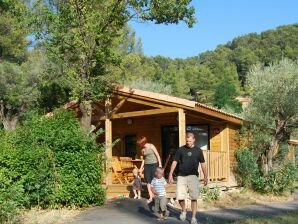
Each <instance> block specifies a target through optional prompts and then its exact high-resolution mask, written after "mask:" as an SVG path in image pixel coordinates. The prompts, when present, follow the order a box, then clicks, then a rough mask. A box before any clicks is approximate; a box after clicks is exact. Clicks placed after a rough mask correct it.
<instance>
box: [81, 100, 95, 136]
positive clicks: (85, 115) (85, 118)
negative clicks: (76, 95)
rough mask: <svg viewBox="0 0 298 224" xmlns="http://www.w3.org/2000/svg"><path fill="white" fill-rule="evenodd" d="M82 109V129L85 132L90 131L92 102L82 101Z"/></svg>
mask: <svg viewBox="0 0 298 224" xmlns="http://www.w3.org/2000/svg"><path fill="white" fill-rule="evenodd" d="M80 110H81V113H82V116H81V118H80V125H81V129H82V131H83V132H84V133H86V134H87V133H89V132H90V130H91V117H92V116H91V115H92V105H91V103H84V102H81V103H80Z"/></svg>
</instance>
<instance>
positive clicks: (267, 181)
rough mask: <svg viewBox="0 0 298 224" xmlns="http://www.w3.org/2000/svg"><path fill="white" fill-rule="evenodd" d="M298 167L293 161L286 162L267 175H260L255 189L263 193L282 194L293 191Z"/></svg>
mask: <svg viewBox="0 0 298 224" xmlns="http://www.w3.org/2000/svg"><path fill="white" fill-rule="evenodd" d="M296 175H297V168H296V166H295V165H294V164H293V163H285V164H284V165H282V166H281V167H280V169H279V170H276V171H272V172H270V173H269V174H268V175H266V176H259V177H257V178H256V179H255V181H254V189H255V190H257V191H259V192H262V193H272V194H276V195H281V194H284V193H287V192H293V191H294V189H295V180H296Z"/></svg>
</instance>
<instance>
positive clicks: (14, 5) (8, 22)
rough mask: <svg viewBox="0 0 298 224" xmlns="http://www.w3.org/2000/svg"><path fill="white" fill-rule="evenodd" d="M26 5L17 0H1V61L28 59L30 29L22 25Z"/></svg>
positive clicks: (19, 61) (22, 60)
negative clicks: (27, 37)
mask: <svg viewBox="0 0 298 224" xmlns="http://www.w3.org/2000/svg"><path fill="white" fill-rule="evenodd" d="M24 11H25V7H24V5H23V4H22V3H21V2H20V1H17V0H6V1H0V62H1V61H4V60H5V61H9V62H15V63H18V64H20V63H22V62H24V61H25V59H26V56H27V55H26V54H27V46H28V45H29V41H28V40H27V39H26V35H27V34H28V30H27V29H26V28H25V27H24V26H23V25H22V20H23V19H24V17H23V14H24V13H25V12H24Z"/></svg>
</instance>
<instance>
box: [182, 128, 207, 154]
mask: <svg viewBox="0 0 298 224" xmlns="http://www.w3.org/2000/svg"><path fill="white" fill-rule="evenodd" d="M186 131H187V132H193V133H194V134H195V138H196V142H195V144H196V145H197V146H198V147H199V148H200V149H202V150H208V149H209V126H208V125H187V126H186Z"/></svg>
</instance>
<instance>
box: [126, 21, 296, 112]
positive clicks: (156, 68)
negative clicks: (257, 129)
mask: <svg viewBox="0 0 298 224" xmlns="http://www.w3.org/2000/svg"><path fill="white" fill-rule="evenodd" d="M124 42H127V43H130V44H127V46H126V49H127V50H126V51H125V54H126V57H125V59H124V62H123V66H124V72H125V75H124V76H122V79H123V80H122V81H121V82H124V83H125V84H127V85H131V86H132V87H138V88H143V89H148V90H149V89H153V90H154V91H159V92H165V93H171V94H172V95H176V96H179V97H184V98H189V99H195V100H198V101H200V102H203V103H207V104H210V105H213V106H216V107H219V108H224V109H228V110H233V111H235V112H240V110H241V109H240V106H239V103H238V102H236V101H235V100H234V98H235V97H236V96H239V95H246V94H249V89H248V88H247V86H246V74H247V72H248V71H249V70H250V68H251V67H252V66H254V65H255V64H258V63H261V64H262V65H264V66H268V65H269V64H271V63H272V62H275V61H278V60H280V59H282V58H289V59H292V60H297V58H298V24H293V25H287V26H281V27H278V28H277V29H275V30H268V31H265V32H262V33H260V34H257V33H250V34H247V35H244V36H240V37H237V38H235V39H233V40H232V41H230V42H228V43H226V44H224V45H219V46H217V48H216V49H215V50H213V51H207V52H204V53H201V54H199V55H198V56H195V57H190V58H186V59H179V58H177V59H171V58H166V57H162V56H156V57H147V56H144V55H143V54H142V49H141V44H140V41H135V42H136V43H137V44H135V43H133V42H134V32H133V31H131V30H130V32H128V33H127V35H126V41H124ZM198 44H199V43H198Z"/></svg>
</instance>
